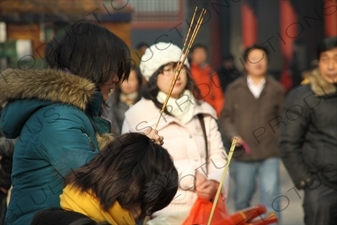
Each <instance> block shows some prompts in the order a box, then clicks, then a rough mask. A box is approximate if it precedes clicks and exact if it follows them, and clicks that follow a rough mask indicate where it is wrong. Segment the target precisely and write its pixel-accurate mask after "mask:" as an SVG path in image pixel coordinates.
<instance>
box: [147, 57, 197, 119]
mask: <svg viewBox="0 0 337 225" xmlns="http://www.w3.org/2000/svg"><path fill="white" fill-rule="evenodd" d="M170 64H171V63H168V64H165V65H162V66H161V67H159V69H158V70H156V71H155V72H154V73H153V75H152V76H151V77H150V79H149V81H148V82H147V83H146V85H145V87H144V88H143V90H142V96H143V97H144V98H145V99H148V100H151V101H153V103H154V104H155V106H156V107H157V108H158V109H161V108H162V107H163V104H162V103H160V102H159V101H158V100H157V95H158V92H159V91H160V90H159V87H158V85H157V79H158V75H159V74H161V73H162V72H163V69H164V67H165V66H167V65H170ZM176 65H177V63H174V64H173V67H176ZM185 69H186V73H187V84H186V87H185V90H189V91H190V92H191V93H192V94H193V96H194V97H195V99H196V104H198V105H199V104H200V101H199V100H200V99H202V97H201V93H200V90H199V88H198V87H197V85H196V84H195V82H194V80H193V78H192V75H191V71H190V69H189V68H187V67H186V66H185ZM167 85H169V84H167ZM165 113H166V114H170V113H169V112H168V111H167V110H166V109H165Z"/></svg>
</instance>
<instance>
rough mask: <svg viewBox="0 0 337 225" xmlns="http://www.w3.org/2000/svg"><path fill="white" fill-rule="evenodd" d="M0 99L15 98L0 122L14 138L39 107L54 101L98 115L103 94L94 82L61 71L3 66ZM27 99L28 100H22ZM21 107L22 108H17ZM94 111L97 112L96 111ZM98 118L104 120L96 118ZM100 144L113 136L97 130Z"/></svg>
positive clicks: (105, 142)
mask: <svg viewBox="0 0 337 225" xmlns="http://www.w3.org/2000/svg"><path fill="white" fill-rule="evenodd" d="M0 90H1V91H0V100H1V101H4V102H9V101H13V100H23V101H20V102H15V103H14V104H13V105H14V107H10V109H8V110H7V113H6V115H3V118H2V121H1V126H2V128H3V130H4V133H6V136H7V137H10V138H16V137H17V136H18V135H19V132H20V131H21V129H22V127H23V126H24V124H25V122H26V121H27V120H28V118H29V117H30V116H31V115H32V114H33V113H34V112H35V111H36V110H37V109H39V108H41V107H45V106H47V105H50V104H54V103H63V104H67V105H72V106H75V107H76V108H78V109H80V110H82V111H84V112H87V111H88V108H89V109H90V110H89V111H92V112H90V114H91V116H96V117H97V116H99V115H98V114H99V112H100V107H101V103H102V96H101V94H100V93H99V92H98V91H97V89H96V86H95V84H94V83H93V82H91V81H89V80H87V79H85V78H83V77H80V76H76V75H73V74H69V73H65V72H62V71H57V70H52V69H47V70H19V69H14V70H13V69H6V70H4V71H2V73H1V77H0ZM25 100H29V101H25ZM18 109H24V110H18ZM96 114H97V115H96ZM97 120H98V122H99V121H101V122H100V123H103V124H104V123H105V122H104V121H102V120H103V119H101V118H98V119H97ZM96 139H97V142H98V145H99V148H100V149H102V148H104V147H105V146H106V145H107V144H108V143H109V142H110V141H111V140H112V139H113V137H112V136H111V135H110V134H101V135H99V134H98V133H97V134H96Z"/></svg>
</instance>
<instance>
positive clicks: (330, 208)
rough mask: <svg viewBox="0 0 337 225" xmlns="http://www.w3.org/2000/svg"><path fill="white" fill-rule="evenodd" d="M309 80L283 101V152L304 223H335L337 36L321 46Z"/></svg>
mask: <svg viewBox="0 0 337 225" xmlns="http://www.w3.org/2000/svg"><path fill="white" fill-rule="evenodd" d="M317 58H318V68H317V69H316V70H314V71H313V72H312V74H311V76H310V77H309V79H310V83H309V84H306V85H303V86H300V87H297V88H295V89H294V90H293V91H291V92H290V93H289V96H288V97H287V99H286V101H285V107H284V115H283V121H282V123H281V136H280V150H281V156H282V159H283V162H284V165H285V166H286V168H287V170H288V172H289V174H290V176H291V178H292V180H293V182H294V184H295V185H296V187H297V188H298V189H304V202H303V208H304V215H305V216H304V221H305V224H306V225H309V224H312V225H314V224H315V225H317V224H329V225H332V224H337V37H331V38H328V39H325V40H324V41H323V42H322V43H321V44H320V45H319V46H318V48H317Z"/></svg>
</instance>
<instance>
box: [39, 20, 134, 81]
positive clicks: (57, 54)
mask: <svg viewBox="0 0 337 225" xmlns="http://www.w3.org/2000/svg"><path fill="white" fill-rule="evenodd" d="M45 54H46V60H47V63H48V66H49V67H50V68H52V69H59V70H69V71H70V72H71V73H73V74H75V75H78V76H81V77H84V78H87V79H89V80H90V81H92V82H94V83H95V84H96V86H97V87H99V86H100V85H102V84H104V83H105V82H106V81H108V80H109V79H110V77H111V76H112V75H113V74H116V75H117V76H118V78H119V80H120V81H123V80H125V79H127V78H128V76H129V73H130V67H131V61H130V51H129V48H128V46H127V45H126V44H125V43H124V41H122V40H121V39H120V38H119V37H117V36H116V35H115V34H113V33H111V32H110V31H108V30H107V29H105V28H103V27H100V26H98V25H95V24H93V23H91V22H86V21H79V22H76V23H74V24H73V25H71V26H69V27H67V28H66V29H65V33H64V34H63V35H61V36H58V37H56V38H54V39H53V40H52V41H51V42H50V43H48V46H47V48H46V51H45Z"/></svg>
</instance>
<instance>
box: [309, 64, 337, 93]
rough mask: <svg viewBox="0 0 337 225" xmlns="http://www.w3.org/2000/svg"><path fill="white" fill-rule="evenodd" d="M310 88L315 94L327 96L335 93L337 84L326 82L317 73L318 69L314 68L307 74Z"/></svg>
mask: <svg viewBox="0 0 337 225" xmlns="http://www.w3.org/2000/svg"><path fill="white" fill-rule="evenodd" d="M309 82H310V85H311V90H312V91H313V92H314V93H315V95H317V96H327V95H332V94H335V93H337V85H335V84H329V83H328V82H326V81H325V80H324V79H323V78H322V76H321V75H320V73H319V70H318V69H314V70H313V71H312V72H311V75H310V76H309Z"/></svg>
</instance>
